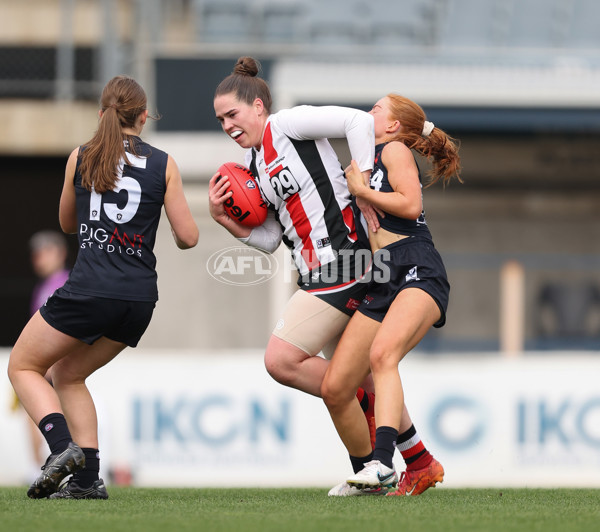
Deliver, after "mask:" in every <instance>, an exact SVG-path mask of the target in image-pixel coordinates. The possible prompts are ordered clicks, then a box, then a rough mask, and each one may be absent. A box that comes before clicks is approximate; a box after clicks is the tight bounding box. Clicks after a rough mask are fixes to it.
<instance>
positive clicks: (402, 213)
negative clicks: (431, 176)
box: [346, 142, 423, 220]
mask: <svg viewBox="0 0 600 532" xmlns="http://www.w3.org/2000/svg"><path fill="white" fill-rule="evenodd" d="M381 160H382V162H383V164H384V165H385V167H386V168H387V170H388V179H389V182H390V185H391V186H392V188H393V189H394V192H392V193H388V192H380V191H378V190H374V189H372V188H370V187H369V186H368V185H367V184H365V181H364V179H363V177H362V174H361V173H360V172H359V171H358V168H357V167H356V166H355V165H356V163H355V162H353V164H352V171H348V172H347V173H346V178H347V180H348V188H349V190H350V192H351V193H352V194H353V195H355V196H356V197H357V198H362V199H363V200H365V201H368V202H369V203H370V204H371V205H373V206H374V207H376V208H377V209H379V210H380V211H383V212H387V213H389V214H393V215H394V216H398V217H400V218H406V219H408V220H416V219H417V218H418V217H419V215H420V214H421V212H422V210H423V201H422V194H421V183H420V182H419V171H418V168H417V164H416V163H415V160H414V157H413V155H412V153H411V151H410V150H409V149H408V148H407V147H406V146H405V145H404V144H402V143H401V142H390V143H389V144H388V145H387V146H386V147H385V148H384V149H383V152H382V154H381Z"/></svg>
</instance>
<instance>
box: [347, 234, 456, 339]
mask: <svg viewBox="0 0 600 532" xmlns="http://www.w3.org/2000/svg"><path fill="white" fill-rule="evenodd" d="M405 288H420V289H421V290H424V291H425V292H427V293H428V294H429V295H430V296H431V297H432V298H433V299H434V300H435V302H436V303H437V305H438V307H439V309H440V312H441V317H440V319H439V320H438V321H437V322H436V323H435V324H434V327H443V325H444V324H445V323H446V310H447V309H448V296H449V293H450V284H449V283H448V277H447V275H446V268H445V267H444V263H443V262H442V258H441V257H440V254H439V253H438V252H437V250H436V249H435V247H434V245H433V242H432V241H431V240H430V239H429V238H424V237H420V236H413V237H408V238H404V239H403V240H399V241H398V242H394V243H393V244H390V245H388V246H386V247H384V248H382V249H380V250H379V251H377V252H376V253H375V255H374V257H373V270H372V278H371V282H370V283H369V286H368V288H367V293H366V295H365V297H364V299H363V300H362V303H361V304H360V307H359V308H358V311H359V312H362V313H363V314H364V315H365V316H368V317H369V318H373V319H374V320H377V321H380V322H381V321H383V318H384V317H385V315H386V313H387V311H388V309H389V308H390V306H391V304H392V302H393V301H394V299H395V298H396V296H397V295H398V294H399V293H400V292H401V291H402V290H404V289H405Z"/></svg>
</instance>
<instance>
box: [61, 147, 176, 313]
mask: <svg viewBox="0 0 600 532" xmlns="http://www.w3.org/2000/svg"><path fill="white" fill-rule="evenodd" d="M129 138H130V139H131V142H132V143H135V148H136V149H135V151H136V153H137V154H138V155H137V156H136V155H132V154H131V153H130V152H129V149H128V148H129V146H128V145H127V141H126V149H127V159H128V161H129V164H121V165H120V166H119V168H118V174H119V177H118V180H117V184H116V186H115V188H114V190H112V191H108V192H105V193H104V194H98V193H96V192H95V191H92V192H89V191H88V190H86V189H85V188H83V187H82V186H81V174H80V173H79V162H78V164H77V169H76V171H75V177H74V182H75V192H76V198H77V200H76V201H77V225H78V239H79V253H78V255H77V260H76V262H75V266H74V267H73V270H72V272H71V275H70V277H69V280H68V281H67V282H66V284H65V286H64V288H65V289H66V290H68V291H70V292H73V293H76V294H84V295H89V296H97V297H106V298H112V299H123V300H127V301H156V300H157V299H158V289H157V274H156V257H155V256H154V252H153V249H154V242H155V239H156V230H157V228H158V222H159V220H160V215H161V209H162V206H163V202H164V196H165V191H166V168H167V159H168V155H167V154H166V153H165V152H163V151H161V150H159V149H157V148H154V147H153V146H150V145H149V144H147V143H145V142H143V141H142V140H141V139H140V138H139V137H129ZM122 163H123V161H122Z"/></svg>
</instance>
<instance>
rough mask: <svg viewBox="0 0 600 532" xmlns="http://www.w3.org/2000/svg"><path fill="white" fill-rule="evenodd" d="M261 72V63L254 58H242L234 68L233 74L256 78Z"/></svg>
mask: <svg viewBox="0 0 600 532" xmlns="http://www.w3.org/2000/svg"><path fill="white" fill-rule="evenodd" d="M259 70H260V63H259V62H258V61H257V60H256V59H254V58H253V57H249V56H244V57H240V58H239V59H238V60H237V63H236V64H235V67H234V68H233V73H234V74H238V75H240V76H250V77H256V76H257V75H258V71H259Z"/></svg>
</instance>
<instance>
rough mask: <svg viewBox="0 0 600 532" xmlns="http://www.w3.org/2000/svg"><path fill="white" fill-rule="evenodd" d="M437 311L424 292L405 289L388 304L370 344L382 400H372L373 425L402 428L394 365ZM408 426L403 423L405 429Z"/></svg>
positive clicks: (400, 394)
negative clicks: (375, 422) (373, 402)
mask: <svg viewBox="0 0 600 532" xmlns="http://www.w3.org/2000/svg"><path fill="white" fill-rule="evenodd" d="M439 317H440V310H439V308H438V306H437V304H436V303H435V301H434V300H433V299H432V297H431V296H430V295H429V294H427V293H426V292H424V291H422V290H420V289H418V288H408V289H405V290H403V291H402V292H400V293H399V294H398V296H397V297H396V299H395V300H394V302H393V303H392V305H391V307H390V309H389V311H388V313H387V315H386V317H385V319H384V320H383V322H382V324H381V328H380V329H379V331H378V332H377V335H376V337H375V340H374V341H373V345H372V347H371V355H370V360H371V369H372V371H373V380H374V382H375V390H376V393H377V395H378V396H379V397H385V401H381V400H380V401H376V402H375V419H376V421H377V427H381V426H388V427H400V428H402V427H405V426H406V424H405V423H402V413H403V412H405V411H406V407H405V405H404V390H403V388H402V381H401V379H400V374H399V372H398V364H399V362H400V361H401V360H402V358H404V356H405V355H406V353H408V352H409V351H410V350H411V349H413V348H414V347H415V346H416V345H417V344H418V343H419V342H420V341H421V339H422V338H423V336H425V334H426V333H427V331H428V330H429V329H430V327H431V326H432V325H433V324H434V323H435V322H436V321H437V320H438V319H439ZM408 427H410V425H408V426H406V428H408Z"/></svg>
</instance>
